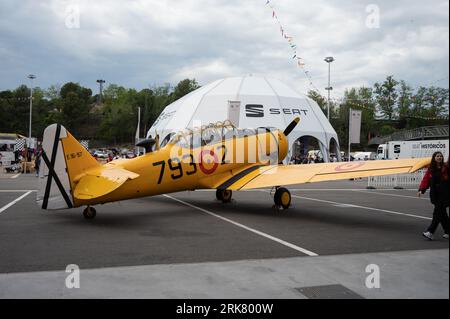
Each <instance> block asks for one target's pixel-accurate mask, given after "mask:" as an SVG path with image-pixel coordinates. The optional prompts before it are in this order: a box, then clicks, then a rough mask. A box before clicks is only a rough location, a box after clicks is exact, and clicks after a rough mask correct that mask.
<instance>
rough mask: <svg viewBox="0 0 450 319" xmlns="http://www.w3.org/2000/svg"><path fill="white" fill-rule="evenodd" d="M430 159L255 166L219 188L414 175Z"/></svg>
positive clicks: (426, 164)
mask: <svg viewBox="0 0 450 319" xmlns="http://www.w3.org/2000/svg"><path fill="white" fill-rule="evenodd" d="M430 161H431V159H430V158H417V159H399V160H383V161H357V162H339V163H321V164H304V165H288V166H284V165H272V166H252V167H250V168H247V169H245V170H242V171H240V172H238V173H236V174H235V175H233V176H232V177H228V178H227V179H226V180H222V181H220V183H217V184H216V185H215V186H216V187H215V188H218V189H229V190H245V189H253V188H264V187H273V186H284V185H293V184H302V183H314V182H323V181H333V180H340V179H350V178H359V177H368V176H380V175H391V174H404V173H413V172H415V171H417V170H419V169H421V168H424V167H426V166H428V165H429V164H430Z"/></svg>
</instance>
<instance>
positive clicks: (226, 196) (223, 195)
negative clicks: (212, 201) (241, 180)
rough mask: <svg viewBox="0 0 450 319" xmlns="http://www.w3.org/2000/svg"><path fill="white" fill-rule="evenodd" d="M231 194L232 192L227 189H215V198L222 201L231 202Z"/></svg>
mask: <svg viewBox="0 0 450 319" xmlns="http://www.w3.org/2000/svg"><path fill="white" fill-rule="evenodd" d="M232 195H233V192H232V191H230V190H227V189H218V190H217V191H216V198H217V199H218V200H220V201H222V203H229V202H231V197H232Z"/></svg>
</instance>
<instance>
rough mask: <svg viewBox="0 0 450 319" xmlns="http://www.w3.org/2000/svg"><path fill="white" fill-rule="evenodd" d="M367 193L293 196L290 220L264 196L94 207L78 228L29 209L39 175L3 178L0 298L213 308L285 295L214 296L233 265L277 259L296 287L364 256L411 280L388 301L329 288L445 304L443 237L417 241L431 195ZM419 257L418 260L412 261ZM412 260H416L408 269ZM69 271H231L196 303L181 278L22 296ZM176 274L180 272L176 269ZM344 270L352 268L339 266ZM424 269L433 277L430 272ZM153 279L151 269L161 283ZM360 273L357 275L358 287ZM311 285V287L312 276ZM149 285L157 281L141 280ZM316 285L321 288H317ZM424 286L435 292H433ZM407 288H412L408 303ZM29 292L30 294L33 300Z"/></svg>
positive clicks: (301, 188)
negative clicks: (202, 303) (182, 302)
mask: <svg viewBox="0 0 450 319" xmlns="http://www.w3.org/2000/svg"><path fill="white" fill-rule="evenodd" d="M12 177H14V178H12ZM366 185H367V181H365V180H357V181H341V182H325V183H315V184H305V185H295V186H291V187H289V189H290V190H291V193H292V195H293V197H292V207H291V208H289V209H288V210H277V209H275V208H273V198H272V194H271V190H268V189H265V190H254V191H244V192H234V193H233V201H232V202H231V203H228V204H223V203H221V202H219V201H217V200H216V199H215V193H214V191H189V192H180V193H173V194H167V195H161V196H155V197H150V198H141V199H134V200H128V201H123V202H116V203H109V204H105V205H98V206H96V209H97V217H96V219H94V220H85V219H84V218H83V216H82V210H83V208H77V209H72V210H60V211H45V210H41V209H40V208H39V207H38V206H37V205H36V202H35V197H36V192H35V190H36V189H37V178H36V177H35V176H33V175H31V174H21V175H12V174H1V175H0V297H3V298H5V297H6V298H8V297H12V298H15V297H21V296H22V297H24V296H25V297H33V296H41V295H40V294H44V295H42V296H43V297H56V298H58V297H63V298H64V297H68V298H70V297H83V296H88V295H90V294H92V293H93V292H94V291H96V293H94V295H96V296H99V297H104V296H109V297H140V296H150V297H152V296H153V297H157V298H159V297H161V298H171V297H192V296H194V297H195V296H200V297H208V291H209V292H211V293H209V296H210V297H213V298H215V297H225V298H226V297H233V296H242V297H250V298H251V297H252V296H253V297H258V296H262V297H267V296H270V295H271V293H273V292H275V291H281V290H282V287H279V286H276V287H275V286H273V285H272V284H273V283H272V284H270V285H268V286H267V287H266V289H267V290H264V288H261V287H259V286H260V284H258V287H259V288H258V289H257V291H258V293H256V290H253V289H251V287H250V288H249V287H248V286H247V288H246V289H247V290H244V293H241V294H237V295H236V291H234V290H233V289H231V288H230V289H228V290H221V291H222V292H223V294H220V293H219V294H214V293H212V292H213V291H214V289H213V288H212V287H214V283H216V284H217V285H220V282H221V280H220V277H221V276H223V277H224V278H228V279H227V280H229V278H233V276H231V274H233V273H235V272H236V271H235V270H232V269H233V267H228V266H227V267H225V266H224V265H229V263H237V265H240V264H239V263H262V264H264V263H269V264H270V266H267V265H266V266H264V267H266V268H267V269H272V268H274V269H276V268H277V267H276V265H274V262H273V261H281V260H284V261H285V263H287V264H292V267H294V268H293V269H290V270H289V271H287V272H286V273H291V277H289V278H292V273H294V274H295V269H296V268H295V267H299V265H305V269H308V272H311V271H312V270H311V269H314V264H315V263H317V265H318V266H319V265H327V262H326V261H327V260H328V262H330V261H332V262H333V263H343V262H344V261H346V260H347V261H348V262H350V261H351V260H354V261H355V260H359V261H360V259H358V258H357V257H355V256H364V258H363V259H364V260H367V259H370V256H378V257H377V258H378V260H379V256H380V254H381V256H384V258H385V259H382V263H384V264H385V265H388V264H389V260H391V261H392V260H395V265H396V267H395V270H392V269H391V270H390V273H389V274H386V275H388V276H392V277H395V276H396V275H398V273H397V272H399V271H401V269H402V265H403V267H404V269H408V271H409V275H408V276H405V281H404V282H400V283H399V284H398V286H397V288H395V287H390V289H389V290H386V291H385V293H384V294H383V293H379V294H374V293H373V290H370V291H369V290H368V289H367V288H365V287H364V282H363V281H361V282H359V281H358V283H357V284H355V282H356V281H355V282H350V281H345V280H344V278H347V277H346V276H347V275H345V274H344V273H342V274H340V272H339V271H337V272H336V269H334V270H332V269H328V272H329V274H327V277H326V278H328V279H330V278H332V282H334V283H341V284H345V285H346V287H352V289H353V290H354V291H358V293H359V294H360V295H362V296H363V297H367V298H378V297H379V298H383V297H388V298H391V297H392V298H402V297H405V298H411V297H418V298H423V297H424V298H427V297H438V298H448V267H449V262H448V247H449V244H448V240H446V239H443V238H442V234H443V233H442V229H441V228H439V229H438V231H437V232H436V234H435V237H436V240H434V241H426V240H424V239H423V237H422V236H421V232H422V231H423V230H424V229H425V228H426V227H427V226H428V224H429V223H430V221H431V214H432V208H433V207H432V206H431V204H430V202H429V200H428V197H427V196H424V197H422V198H418V197H417V196H416V191H415V190H414V189H405V190H393V189H376V190H367V189H366V188H365V186H366ZM425 255H426V256H427V257H426V258H420V256H425ZM402 256H407V257H402ZM412 256H414V258H419V259H420V262H412V261H411V258H412ZM327 258H328V259H327ZM355 258H356V259H355ZM361 258H362V257H361ZM374 258H375V257H374ZM377 258H375V259H377ZM271 260H272V261H271ZM69 264H76V265H77V266H79V268H80V269H82V270H84V271H85V273H86V274H87V273H88V272H90V273H89V274H90V275H89V276H92V272H93V273H94V274H95V273H97V272H99V271H100V273H102V276H106V275H105V273H104V272H102V271H101V270H102V269H104V270H105V271H111V270H114V269H115V270H116V271H119V269H135V267H137V268H136V271H137V273H140V274H142V273H145V272H142V267H163V268H161V269H166V270H167V267H169V269H172V270H175V269H178V270H179V271H180V274H183V273H184V271H183V270H181V269H183V267H188V268H189V269H191V268H192V267H193V265H198V266H197V267H194V269H203V268H204V267H205V265H212V266H211V267H213V269H217V267H218V269H222V270H223V271H225V272H226V271H227V269H228V271H229V273H221V274H222V275H220V276H219V278H218V279H217V282H216V281H215V279H214V272H213V271H212V273H210V274H209V275H208V276H209V277H211V276H212V277H211V278H210V280H209V281H208V279H207V278H206V279H205V278H204V279H205V285H203V286H202V285H200V286H199V287H197V288H196V289H194V290H193V294H192V295H189V293H187V292H186V291H185V288H183V287H182V286H183V285H182V282H183V280H181V279H179V280H178V281H177V282H178V283H180V284H179V285H177V284H175V285H174V284H173V283H167V284H168V287H171V288H170V289H169V291H168V292H167V293H165V294H157V293H155V291H153V290H151V288H150V286H151V285H150V286H146V287H147V288H142V290H138V291H140V294H138V295H136V293H134V294H133V293H130V291H135V292H136V290H133V289H130V290H129V291H128V290H126V289H125V290H121V291H123V294H118V295H117V294H111V293H107V291H110V290H111V289H112V288H111V287H110V286H108V285H106V286H105V284H104V283H103V284H101V281H100V282H99V281H98V280H95V279H92V280H90V281H89V282H97V283H98V286H95V287H97V289H96V288H95V287H93V286H92V284H91V288H90V289H89V290H86V289H85V290H84V293H80V291H81V290H79V291H78V293H77V294H72V293H66V294H64V293H61V291H60V290H61V287H60V285H59V286H58V287H59V288H57V289H56V288H54V289H53V288H52V287H53V286H52V283H51V282H50V283H48V286H46V287H47V289H44V290H42V289H36V290H34V289H30V287H28V288H26V284H23V282H22V281H21V279H20V278H22V279H24V278H27V281H25V282H29V283H32V282H34V281H33V280H38V281H39V278H41V277H42V274H46V276H49V274H51V273H54V274H55V276H56V277H54V278H59V277H60V276H62V275H64V271H65V269H66V266H67V265H69ZM344 264H345V263H344ZM176 265H179V266H177V267H178V268H174V267H175V266H176ZM306 265H307V266H306ZM430 265H431V266H430ZM261 267H262V266H261ZM308 267H312V268H308ZM348 267H350V268H349V269H353V268H352V266H351V265H348V264H347V268H348ZM414 267H417V269H415V268H414ZM430 267H431V268H432V267H437V269H434V270H435V271H434V272H433V269H429V268H430ZM343 268H345V266H344V267H343ZM386 268H388V267H386ZM158 269H160V268H158ZM161 269H160V270H158V271H160V272H161V274H162V276H164V275H163V274H164V271H163V270H161ZM425 270H426V271H425ZM297 271H298V272H299V275H300V274H302V278H305V280H306V277H305V276H304V275H305V274H306V273H308V272H302V271H301V269H297ZM324 271H325V272H327V270H323V269H322V270H321V274H322V275H323V272H324ZM133 273H134V274H137V273H136V272H133ZM363 274H364V269H363V270H361V271H360V273H359V274H358V277H357V278H360V277H361V276H362V275H363ZM417 274H420V276H421V277H418V275H417ZM216 275H217V274H216ZM20 276H25V277H20ZM50 276H51V275H50ZM173 276H174V278H175V277H179V276H178V275H177V274H173ZM199 276H201V274H199ZM286 276H287V275H286ZM311 276H312V277H311ZM311 276H307V277H308V278H310V279H311V278H315V277H314V276H313V275H311ZM340 276H341V277H342V278H341V277H340ZM107 277H108V276H107ZM316 277H317V276H316ZM12 278H15V279H14V280H12ZM33 278H34V279H33ZM105 278H106V277H105ZM108 278H111V277H110V276H109V277H108ZM133 278H134V277H133ZM151 278H153V276H150V277H148V278H145V279H144V278H143V279H142V280H144V281H145V280H150V279H151ZM317 278H318V281H317V284H320V283H322V282H323V281H324V280H322V279H323V278H322V279H321V280H319V277H317ZM395 278H398V276H397V277H395ZM410 278H415V280H416V283H414V281H413V282H412V283H411V280H410ZM445 278H446V280H445ZM187 279H188V278H186V280H187ZM341 279H342V280H341ZM442 279H443V280H445V282H444V283H442V282H441V280H442ZM55 280H56V279H55ZM130 280H131V279H130ZM235 280H236V283H235V284H236V285H237V286H236V287H238V286H239V282H242V274H237V275H236V276H235ZM355 280H356V277H355ZM358 280H359V279H358ZM297 281H298V282H296V281H294V282H295V285H297V286H298V287H302V286H305V285H312V284H313V283H312V282H311V283H310V282H308V283H307V282H302V280H300V279H299V280H297ZM313 281H314V280H313ZM325 281H326V280H325ZM15 282H16V283H17V285H15V284H14V283H15ZM113 282H114V281H113ZM211 282H212V283H211ZM430 282H431V283H435V282H437V283H438V284H431V285H430ZM19 283H21V284H19ZM133 283H134V285H136V282H135V278H134V279H133V280H131V281H127V280H125V283H124V282H122V283H121V285H122V286H123V285H124V284H125V286H126V285H130V287H132V286H133ZM211 285H212V287H211ZM358 285H361V289H359V288H358V287H357V286H358ZM138 286H139V285H138ZM222 286H223V283H222ZM99 287H104V288H105V290H102V289H101V288H99ZM201 287H203V288H204V290H202V288H201ZM236 287H235V288H236ZM411 287H415V288H416V289H415V290H414V293H412V294H411V291H412V290H411ZM417 287H422V288H423V287H425V288H426V289H425V288H424V289H417ZM55 289H56V290H55ZM145 289H147V290H145ZM33 291H35V294H34V295H32V294H31V292H33ZM39 291H40V293H39ZM88 291H89V292H90V293H89V292H88ZM101 291H103V293H102V292H101ZM126 291H128V292H126ZM194 291H195V293H194ZM238 291H241V292H242V290H239V289H238ZM252 291H254V294H253V295H252ZM287 291H289V293H288V292H287ZM379 291H380V290H379ZM285 292H286V294H283V293H281V294H279V296H286V297H288V298H302V297H304V296H303V295H301V294H299V293H298V290H295V289H294V290H292V289H290V290H289V289H288V290H286V291H285ZM30 294H31V295H30ZM228 294H230V295H228Z"/></svg>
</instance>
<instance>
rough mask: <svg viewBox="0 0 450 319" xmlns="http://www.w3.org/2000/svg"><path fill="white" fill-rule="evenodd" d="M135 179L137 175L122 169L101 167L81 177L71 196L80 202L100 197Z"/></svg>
mask: <svg viewBox="0 0 450 319" xmlns="http://www.w3.org/2000/svg"><path fill="white" fill-rule="evenodd" d="M137 177H139V174H136V173H133V172H130V171H128V170H126V169H123V168H118V167H112V168H111V167H102V168H101V169H97V170H95V171H94V172H92V173H91V172H88V173H87V174H86V175H84V176H82V177H81V178H80V180H79V181H78V183H77V186H76V187H75V191H74V194H73V195H74V197H75V198H77V199H80V200H88V199H94V198H98V197H102V196H104V195H107V194H109V193H111V192H112V191H114V190H116V189H117V188H119V187H120V186H122V185H123V184H124V183H125V182H126V181H127V180H129V179H135V178H137Z"/></svg>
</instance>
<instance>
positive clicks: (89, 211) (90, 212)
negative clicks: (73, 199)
mask: <svg viewBox="0 0 450 319" xmlns="http://www.w3.org/2000/svg"><path fill="white" fill-rule="evenodd" d="M95 216H97V211H96V210H95V208H94V207H90V206H88V207H86V208H85V209H84V211H83V217H84V218H86V219H94V218H95Z"/></svg>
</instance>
